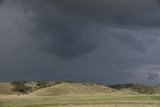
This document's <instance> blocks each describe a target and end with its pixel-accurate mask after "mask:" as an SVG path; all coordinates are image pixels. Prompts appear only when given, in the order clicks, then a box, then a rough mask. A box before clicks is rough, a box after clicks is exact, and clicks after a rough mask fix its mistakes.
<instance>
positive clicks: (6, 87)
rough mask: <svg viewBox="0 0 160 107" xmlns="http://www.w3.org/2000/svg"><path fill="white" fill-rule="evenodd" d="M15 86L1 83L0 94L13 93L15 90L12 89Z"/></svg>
mask: <svg viewBox="0 0 160 107" xmlns="http://www.w3.org/2000/svg"><path fill="white" fill-rule="evenodd" d="M12 88H13V86H12V85H11V84H9V83H0V94H5V95H12V94H15V92H13V91H12Z"/></svg>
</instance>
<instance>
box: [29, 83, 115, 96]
mask: <svg viewBox="0 0 160 107" xmlns="http://www.w3.org/2000/svg"><path fill="white" fill-rule="evenodd" d="M114 92H117V90H115V89H112V88H109V87H107V86H104V85H97V84H93V85H89V84H81V83H61V84H58V85H55V86H52V87H47V88H43V89H39V90H37V91H34V92H32V93H31V94H32V95H40V96H56V95H75V94H76V95H79V94H81V95H82V94H98V93H114Z"/></svg>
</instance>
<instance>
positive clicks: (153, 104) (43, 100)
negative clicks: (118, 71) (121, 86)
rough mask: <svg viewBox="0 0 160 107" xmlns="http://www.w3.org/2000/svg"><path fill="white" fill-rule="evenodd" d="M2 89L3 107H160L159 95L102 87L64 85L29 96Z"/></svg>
mask: <svg viewBox="0 0 160 107" xmlns="http://www.w3.org/2000/svg"><path fill="white" fill-rule="evenodd" d="M0 86H1V87H0V88H1V89H0V107H160V96H158V95H142V94H130V93H127V92H126V91H116V90H114V89H111V88H109V87H107V86H102V85H88V86H87V85H82V84H81V85H80V84H70V83H62V84H59V85H56V86H52V87H47V88H43V89H39V90H37V91H34V92H32V93H30V94H27V95H17V94H15V93H13V92H11V90H9V89H8V88H10V87H11V86H10V84H5V85H4V84H3V85H0ZM2 86H3V87H2ZM6 91H7V92H6ZM8 93H9V94H8Z"/></svg>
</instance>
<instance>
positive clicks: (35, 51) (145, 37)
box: [0, 0, 160, 84]
mask: <svg viewBox="0 0 160 107" xmlns="http://www.w3.org/2000/svg"><path fill="white" fill-rule="evenodd" d="M159 19H160V4H159V0H134V1H133V0H14V1H13V0H0V81H11V80H21V79H24V80H46V79H47V80H75V81H91V82H102V83H106V84H115V83H124V82H125V83H126V82H136V83H144V84H160V71H159V69H160V66H159V63H160V58H159V54H160V50H159V49H160V48H159V47H160V30H159V27H160V20H159Z"/></svg>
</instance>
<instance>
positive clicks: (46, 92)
mask: <svg viewBox="0 0 160 107" xmlns="http://www.w3.org/2000/svg"><path fill="white" fill-rule="evenodd" d="M22 83H23V82H22ZM12 85H13V84H10V83H0V94H4V95H13V94H17V91H13V90H12V89H13V86H12ZM18 85H19V84H18ZM24 85H25V88H26V87H30V88H29V89H30V90H29V91H28V92H27V93H29V94H32V95H38V96H58V95H85V94H86V95H87V94H100V93H103V94H108V95H114V94H115V95H116V94H121V95H123V94H125V95H135V94H160V86H156V87H147V86H143V85H139V84H117V85H111V86H106V85H101V84H95V83H73V82H25V83H24V84H23V85H22V86H23V87H24ZM19 86H21V85H19ZM19 94H22V93H21V92H20V93H19Z"/></svg>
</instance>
